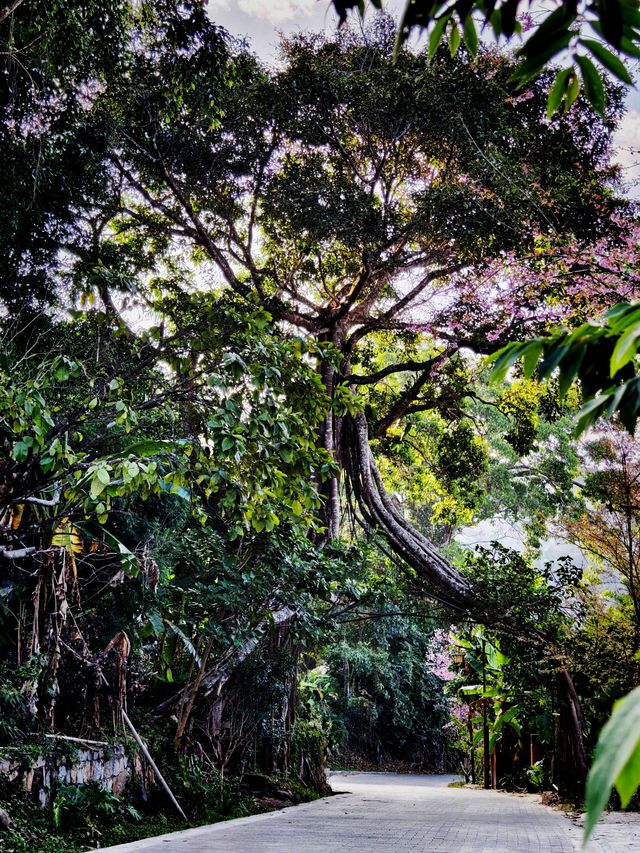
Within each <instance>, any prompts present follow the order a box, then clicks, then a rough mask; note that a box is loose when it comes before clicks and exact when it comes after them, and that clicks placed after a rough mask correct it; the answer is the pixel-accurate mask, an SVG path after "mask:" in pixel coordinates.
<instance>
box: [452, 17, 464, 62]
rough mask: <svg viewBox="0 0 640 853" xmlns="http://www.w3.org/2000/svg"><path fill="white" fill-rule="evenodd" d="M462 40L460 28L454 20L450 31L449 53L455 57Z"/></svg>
mask: <svg viewBox="0 0 640 853" xmlns="http://www.w3.org/2000/svg"><path fill="white" fill-rule="evenodd" d="M461 41H462V37H461V36H460V30H459V29H458V25H457V24H456V23H455V22H454V21H452V22H451V30H450V32H449V53H450V54H451V56H452V57H454V56H455V55H456V53H457V52H458V48H459V47H460V42H461Z"/></svg>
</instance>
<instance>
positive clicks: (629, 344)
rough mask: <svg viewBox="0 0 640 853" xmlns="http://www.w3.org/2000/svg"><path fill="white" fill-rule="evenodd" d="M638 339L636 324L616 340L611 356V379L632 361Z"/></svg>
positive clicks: (639, 331)
mask: <svg viewBox="0 0 640 853" xmlns="http://www.w3.org/2000/svg"><path fill="white" fill-rule="evenodd" d="M638 338H640V324H638V323H636V324H634V325H633V326H631V328H629V329H628V330H627V331H626V332H625V333H624V334H623V335H621V336H620V338H618V342H617V343H616V345H615V348H614V350H613V353H612V355H611V365H610V374H611V377H612V378H613V377H614V376H615V375H616V373H617V372H618V371H619V370H621V369H622V368H623V367H624V366H625V364H628V363H629V362H630V361H633V359H634V358H635V355H636V353H637V352H638Z"/></svg>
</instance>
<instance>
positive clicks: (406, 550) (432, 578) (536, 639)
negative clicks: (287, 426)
mask: <svg viewBox="0 0 640 853" xmlns="http://www.w3.org/2000/svg"><path fill="white" fill-rule="evenodd" d="M345 456H347V454H345ZM346 461H347V476H348V480H349V484H350V488H351V490H352V492H353V495H354V497H355V499H356V501H357V504H358V507H359V509H360V512H361V513H362V516H363V518H364V520H365V522H366V523H367V524H368V525H370V526H371V527H372V528H377V529H379V530H381V531H382V533H383V534H384V535H385V537H386V539H387V541H388V543H389V545H390V546H391V548H392V550H393V551H394V552H395V553H396V554H397V555H398V556H399V557H401V558H402V559H403V560H405V561H406V563H407V564H408V565H409V566H410V567H411V568H412V569H413V570H414V571H415V572H416V574H417V576H418V578H420V580H422V581H423V582H424V583H425V591H426V592H427V594H428V595H429V596H431V597H432V598H434V599H435V600H436V601H438V602H440V603H442V604H444V605H446V606H447V607H450V608H452V609H453V610H455V611H458V612H459V613H462V614H464V615H466V616H468V617H469V618H470V619H473V620H474V621H476V622H478V623H480V624H483V625H486V626H487V627H492V628H494V629H496V630H498V631H499V630H510V631H512V632H513V633H514V634H515V635H516V636H518V635H520V636H522V635H525V636H528V637H529V638H530V640H531V642H532V643H534V644H535V645H536V646H538V647H539V648H540V649H542V650H543V654H544V653H545V652H546V656H550V655H555V654H557V653H558V649H557V647H556V646H555V643H554V641H553V639H552V638H550V637H548V636H546V635H545V634H544V633H543V632H540V631H539V630H538V629H536V628H535V627H533V626H531V627H530V628H529V629H528V628H527V626H526V625H522V624H517V625H516V624H510V619H509V616H508V614H503V613H498V612H492V611H491V609H490V605H489V606H488V604H489V603H488V602H484V601H482V600H481V599H480V598H479V597H478V596H477V595H475V593H474V590H473V587H472V585H471V584H470V583H469V581H468V580H467V579H466V578H465V577H464V576H463V575H462V574H461V573H460V572H459V571H458V570H457V569H456V568H455V567H454V566H453V565H451V563H450V562H449V561H448V560H446V559H445V558H444V557H443V556H442V555H441V554H439V553H438V551H437V550H436V548H435V547H434V545H433V544H432V543H431V542H430V541H429V540H428V539H427V538H426V537H425V536H423V535H422V533H420V531H418V530H416V529H415V528H414V527H412V525H411V524H410V523H409V522H408V521H407V520H406V519H405V518H404V517H403V516H402V514H401V512H400V510H399V509H398V508H397V507H396V505H395V503H394V501H393V500H392V498H391V497H390V496H389V495H388V494H387V492H386V491H385V488H384V485H383V483H382V479H381V477H380V474H379V472H378V468H377V466H376V463H375V460H374V458H373V454H372V453H371V449H370V447H369V440H368V428H367V421H366V419H365V417H364V415H363V414H359V415H357V416H356V417H355V418H354V419H352V421H351V433H350V441H349V447H348V456H347V460H346ZM558 696H559V701H560V714H561V717H560V722H561V736H562V743H561V749H560V754H559V756H558V758H559V762H558V764H559V766H558V768H557V771H558V773H557V775H558V780H559V783H560V785H559V788H560V792H561V794H563V796H567V797H570V798H572V799H575V800H576V801H578V800H580V799H581V797H582V795H583V793H584V785H585V781H586V777H587V771H588V764H587V759H586V755H585V749H584V740H583V735H582V719H581V710H580V701H579V699H578V695H577V693H576V690H575V687H574V685H573V681H572V678H571V675H570V673H569V671H568V670H567V669H566V667H564V666H563V667H562V668H561V669H560V672H559V675H558Z"/></svg>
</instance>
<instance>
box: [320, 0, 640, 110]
mask: <svg viewBox="0 0 640 853" xmlns="http://www.w3.org/2000/svg"><path fill="white" fill-rule="evenodd" d="M333 5H334V7H335V9H336V12H337V13H338V15H339V18H340V22H341V23H343V22H344V21H345V20H346V15H347V11H348V10H349V9H351V8H353V7H355V6H357V7H358V9H359V11H360V14H361V15H362V14H364V8H365V4H364V2H363V0H358V2H356V0H348V2H345V0H334V3H333ZM371 5H372V6H374V7H375V8H376V9H379V8H380V7H381V4H380V2H379V0H371ZM536 17H541V20H540V21H538V22H534V16H533V15H532V14H531V13H530V11H529V4H525V3H523V2H521V0H504V2H500V3H496V2H487V0H474V2H471V3H470V2H468V0H456V2H453V3H449V2H446V3H444V2H432V0H410V2H408V3H407V5H406V8H405V11H404V14H403V16H402V21H401V24H400V29H399V32H398V43H397V50H398V51H399V50H400V48H401V47H402V45H403V43H404V42H405V41H406V40H407V39H408V37H409V35H410V33H411V31H412V30H413V29H414V28H418V29H425V30H427V32H428V39H429V55H430V57H433V56H434V55H435V53H436V51H437V49H438V46H439V45H440V43H441V42H444V41H445V39H446V41H447V42H448V46H449V50H450V52H451V55H452V56H453V55H454V54H455V53H456V52H457V50H458V49H459V47H460V45H462V44H464V46H465V48H466V49H467V50H468V52H469V54H470V55H471V56H472V57H474V58H475V57H476V56H477V53H478V41H479V38H478V30H479V29H480V31H481V30H482V29H483V28H487V27H488V28H490V29H491V30H492V31H493V34H494V36H495V37H496V39H499V38H500V37H504V38H505V39H507V40H509V39H512V38H513V37H514V36H515V35H518V36H520V35H523V34H524V33H526V32H527V31H529V30H530V29H533V30H534V31H533V33H532V34H531V35H529V36H527V37H526V39H525V40H524V44H523V45H522V46H521V47H520V48H518V50H517V51H516V54H517V56H518V57H519V58H520V63H519V65H518V67H517V68H516V70H515V72H514V79H515V80H516V81H517V82H518V83H519V84H520V85H524V84H525V83H527V82H528V81H529V80H530V79H531V78H532V77H535V76H536V75H538V74H540V73H541V72H542V70H543V69H544V68H545V67H546V66H547V65H548V64H549V63H551V62H553V61H554V60H555V59H556V58H557V57H558V56H560V55H562V54H564V53H565V52H566V51H569V52H570V55H571V64H570V65H569V66H568V67H567V68H564V69H562V70H560V71H559V72H558V73H557V74H556V77H555V81H554V84H553V86H552V87H551V90H550V92H549V98H548V102H547V110H548V114H549V116H552V115H553V114H554V113H556V112H558V110H559V109H560V108H564V110H565V112H566V111H568V110H569V109H570V108H571V106H572V104H573V103H574V102H575V100H576V98H577V97H578V95H579V93H580V89H581V88H582V91H583V92H584V95H585V97H586V98H587V100H588V101H589V103H590V104H591V105H592V107H593V108H594V110H596V112H598V113H600V114H603V113H604V110H605V103H606V101H605V88H604V84H603V79H602V78H603V70H606V71H607V72H609V73H610V74H612V75H613V76H614V77H615V78H617V79H618V80H620V81H621V82H622V83H625V84H627V85H631V84H632V78H631V74H630V72H629V68H628V66H629V64H630V63H629V58H631V59H634V58H636V57H638V55H640V48H639V47H638V42H639V41H640V12H639V10H638V5H637V4H636V3H626V2H623V1H622V0H615V2H613V3H610V4H607V6H606V7H603V6H602V5H601V4H599V3H597V2H584V3H576V2H573V0H570V2H559V3H554V4H552V8H550V9H548V10H547V9H545V10H544V14H543V15H541V14H540V13H538V15H537V16H536ZM594 36H595V38H594ZM611 48H613V51H615V52H613V51H612V50H611ZM589 54H590V55H591V57H593V59H595V60H596V62H597V63H598V64H599V65H600V67H601V69H602V70H601V69H598V68H597V67H596V66H595V65H594V63H593V61H592V59H591V58H590V57H589ZM620 54H622V57H623V58H622V59H621V58H620ZM625 61H626V64H625ZM578 72H579V74H580V76H578Z"/></svg>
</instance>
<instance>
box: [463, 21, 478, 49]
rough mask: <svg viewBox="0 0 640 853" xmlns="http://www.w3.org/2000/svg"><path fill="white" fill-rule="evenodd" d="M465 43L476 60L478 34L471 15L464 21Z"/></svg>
mask: <svg viewBox="0 0 640 853" xmlns="http://www.w3.org/2000/svg"><path fill="white" fill-rule="evenodd" d="M464 43H465V44H466V46H467V50H468V51H469V53H470V54H471V56H473V58H474V59H475V58H476V56H477V55H478V33H477V31H476V25H475V23H474V21H473V18H472V17H471V15H470V14H469V15H467V17H466V18H465V21H464Z"/></svg>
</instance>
